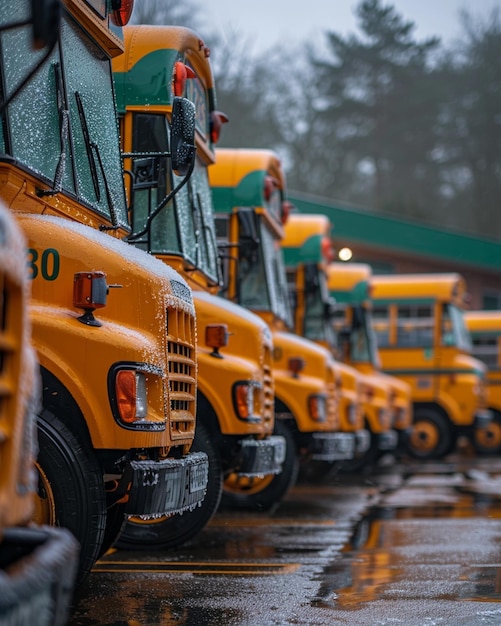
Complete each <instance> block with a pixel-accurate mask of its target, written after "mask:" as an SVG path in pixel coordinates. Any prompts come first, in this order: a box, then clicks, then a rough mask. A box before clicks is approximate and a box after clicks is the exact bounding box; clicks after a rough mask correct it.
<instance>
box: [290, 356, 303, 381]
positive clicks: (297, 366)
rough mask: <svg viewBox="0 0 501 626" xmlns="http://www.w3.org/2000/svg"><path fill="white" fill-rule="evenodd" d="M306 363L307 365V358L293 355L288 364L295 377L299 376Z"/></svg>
mask: <svg viewBox="0 0 501 626" xmlns="http://www.w3.org/2000/svg"><path fill="white" fill-rule="evenodd" d="M305 365H306V362H305V360H304V359H303V357H300V356H296V357H291V358H290V359H289V362H288V364H287V366H288V368H289V370H290V371H291V372H292V376H293V377H294V378H297V377H298V376H299V373H300V372H302V371H303V370H304V367H305Z"/></svg>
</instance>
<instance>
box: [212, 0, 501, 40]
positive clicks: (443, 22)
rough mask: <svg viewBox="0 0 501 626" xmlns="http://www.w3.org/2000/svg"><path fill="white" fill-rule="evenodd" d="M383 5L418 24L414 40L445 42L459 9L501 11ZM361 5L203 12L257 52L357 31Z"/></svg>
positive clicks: (471, 2) (297, 2)
mask: <svg viewBox="0 0 501 626" xmlns="http://www.w3.org/2000/svg"><path fill="white" fill-rule="evenodd" d="M384 4H385V5H388V4H390V5H392V6H394V7H395V8H396V10H397V11H398V13H400V14H401V15H402V16H403V17H404V18H405V19H406V20H409V21H412V22H414V23H415V25H416V30H415V31H414V36H415V38H416V39H418V40H421V39H424V38H426V37H428V36H432V35H438V36H440V37H441V38H442V40H443V42H444V43H445V44H448V43H450V42H451V40H453V39H454V38H455V37H456V36H457V34H458V32H459V30H460V20H459V12H460V10H461V9H466V10H468V12H469V13H471V14H472V15H474V16H478V15H479V16H484V17H486V16H488V15H490V13H491V11H492V10H493V8H495V7H498V8H500V10H501V0H393V2H391V1H390V0H388V1H387V2H384ZM357 5H358V1H357V0H247V1H246V0H208V2H207V3H206V5H205V8H204V11H205V12H206V14H207V17H208V18H209V22H210V24H211V26H212V27H215V29H216V30H218V31H219V32H220V33H221V34H222V35H223V36H224V33H225V32H227V33H228V32H230V31H231V30H232V29H233V30H235V31H237V32H239V33H242V34H243V35H244V36H245V37H246V39H249V41H250V42H251V44H252V48H253V52H257V51H258V50H259V51H262V50H263V49H266V48H268V47H270V46H271V45H274V44H278V43H280V44H281V45H284V46H285V45H286V44H287V42H288V41H290V42H291V43H299V42H303V41H305V40H306V39H311V40H312V41H316V42H317V43H319V42H321V41H322V39H323V33H324V32H325V31H334V32H336V33H341V34H346V33H348V32H356V19H355V17H354V8H355V7H356V6H357ZM254 42H255V43H254ZM254 48H255V49H254Z"/></svg>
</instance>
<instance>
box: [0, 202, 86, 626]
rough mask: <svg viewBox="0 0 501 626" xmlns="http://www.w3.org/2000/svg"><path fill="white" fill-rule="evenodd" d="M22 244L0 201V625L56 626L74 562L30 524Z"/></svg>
mask: <svg viewBox="0 0 501 626" xmlns="http://www.w3.org/2000/svg"><path fill="white" fill-rule="evenodd" d="M25 258H26V252H25V241H24V239H23V237H22V235H21V232H20V230H19V228H18V227H17V224H16V223H15V221H14V218H13V217H12V216H11V215H10V213H9V212H8V211H7V209H6V208H5V207H4V206H3V204H2V203H1V202H0V282H1V285H2V292H1V298H2V312H1V331H0V345H1V359H0V389H1V398H2V401H1V403H0V563H1V576H0V623H1V624H19V625H20V626H31V625H32V624H40V625H41V626H53V625H55V626H62V625H63V624H65V623H66V620H67V617H68V609H69V604H70V601H71V598H72V595H73V585H74V580H75V574H76V565H77V560H78V545H77V542H76V540H75V539H74V537H73V536H72V535H71V534H70V532H69V531H67V530H66V529H63V528H51V527H48V526H35V525H33V524H32V523H31V521H32V518H33V515H34V508H35V497H34V494H35V490H36V473H35V465H34V463H35V457H36V453H37V438H36V423H35V420H36V408H37V402H38V399H39V393H40V391H41V390H40V385H39V379H38V365H37V362H36V357H35V353H34V350H33V349H32V347H31V330H30V321H29V317H28V298H29V282H28V273H27V271H26V265H25Z"/></svg>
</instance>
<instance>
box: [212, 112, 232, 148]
mask: <svg viewBox="0 0 501 626" xmlns="http://www.w3.org/2000/svg"><path fill="white" fill-rule="evenodd" d="M228 122H229V118H228V116H227V115H226V113H223V112H222V111H212V112H211V114H210V140H211V141H212V143H213V144H217V142H218V141H219V137H220V136H221V128H222V126H223V124H227V123H228Z"/></svg>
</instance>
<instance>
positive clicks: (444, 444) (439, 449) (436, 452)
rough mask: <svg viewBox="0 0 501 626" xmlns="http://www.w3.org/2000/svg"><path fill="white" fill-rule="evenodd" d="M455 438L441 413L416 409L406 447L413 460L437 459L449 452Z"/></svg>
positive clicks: (426, 409)
mask: <svg viewBox="0 0 501 626" xmlns="http://www.w3.org/2000/svg"><path fill="white" fill-rule="evenodd" d="M454 445H455V438H454V435H453V432H452V428H451V425H450V423H449V421H448V419H447V418H446V417H444V416H443V415H442V414H441V413H438V412H437V411H434V410H433V409H428V408H416V409H415V410H414V421H413V424H412V432H411V434H410V436H409V437H408V439H407V442H406V447H407V452H408V453H409V454H410V456H412V457H414V458H415V459H439V458H442V457H444V456H445V455H446V454H448V453H449V452H451V451H452V450H453V448H454Z"/></svg>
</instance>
